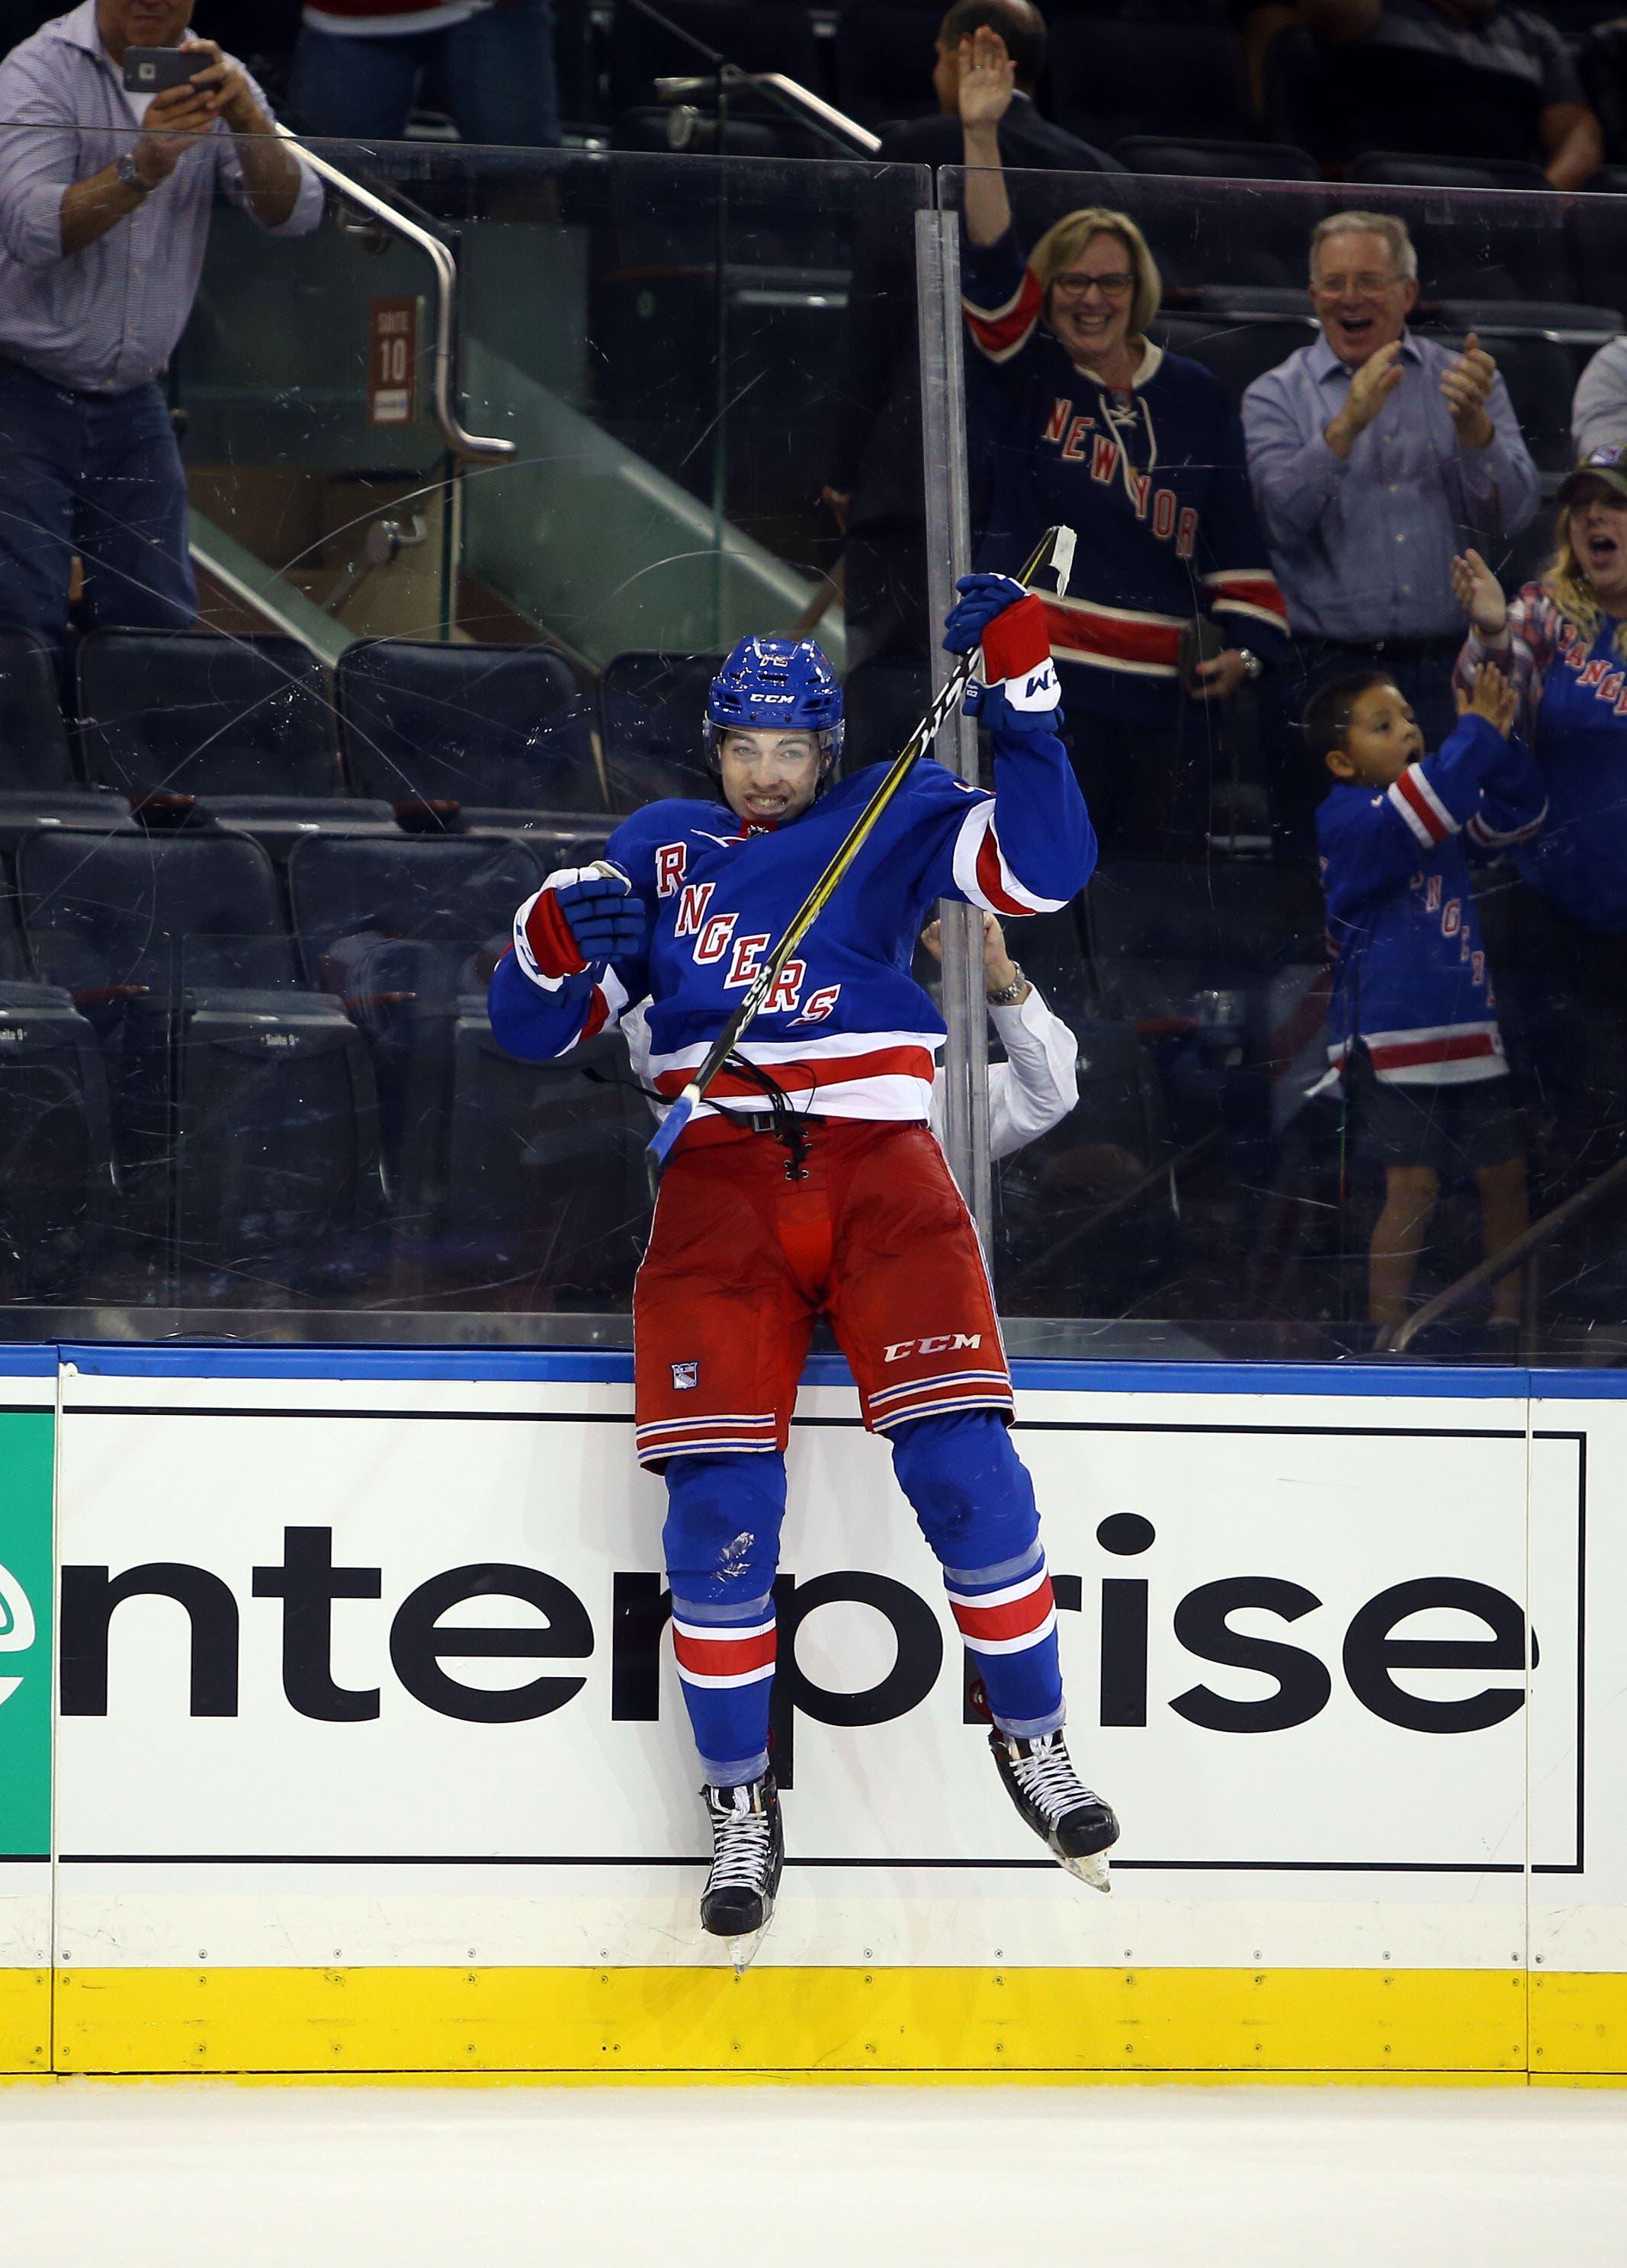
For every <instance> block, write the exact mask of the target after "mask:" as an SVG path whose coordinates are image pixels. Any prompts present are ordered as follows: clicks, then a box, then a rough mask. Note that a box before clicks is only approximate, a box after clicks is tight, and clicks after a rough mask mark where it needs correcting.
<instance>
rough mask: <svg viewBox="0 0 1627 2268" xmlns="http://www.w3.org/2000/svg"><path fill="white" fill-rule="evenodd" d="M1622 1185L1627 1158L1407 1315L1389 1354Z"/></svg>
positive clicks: (1626, 1177)
mask: <svg viewBox="0 0 1627 2268" xmlns="http://www.w3.org/2000/svg"><path fill="white" fill-rule="evenodd" d="M1623 1184H1627V1158H1618V1159H1617V1160H1616V1163H1615V1164H1614V1165H1613V1166H1608V1167H1606V1168H1605V1170H1604V1172H1603V1173H1601V1175H1599V1177H1598V1179H1597V1180H1596V1181H1592V1182H1588V1184H1587V1188H1586V1189H1578V1190H1577V1191H1576V1192H1575V1194H1574V1195H1573V1196H1572V1197H1566V1198H1565V1199H1564V1202H1563V1203H1562V1204H1557V1205H1556V1206H1555V1207H1554V1209H1553V1211H1551V1212H1545V1213H1544V1214H1543V1215H1542V1219H1540V1220H1534V1221H1533V1222H1532V1223H1531V1225H1530V1226H1529V1227H1528V1228H1523V1229H1521V1230H1520V1234H1519V1235H1518V1236H1517V1237H1515V1238H1514V1240H1513V1242H1512V1243H1511V1244H1506V1245H1505V1246H1504V1247H1503V1248H1502V1250H1501V1251H1500V1252H1494V1253H1493V1254H1492V1255H1491V1258H1490V1259H1488V1260H1483V1261H1481V1263H1479V1265H1478V1266H1477V1267H1475V1268H1471V1269H1470V1270H1469V1271H1468V1273H1467V1274H1466V1275H1463V1276H1460V1277H1459V1278H1457V1281H1456V1282H1455V1283H1453V1284H1448V1285H1447V1287H1446V1289H1445V1291H1443V1292H1436V1294H1435V1296H1434V1298H1433V1299H1432V1300H1428V1301H1427V1302H1426V1303H1425V1305H1424V1306H1423V1307H1420V1308H1419V1309H1418V1311H1417V1314H1415V1315H1409V1316H1408V1318H1407V1320H1406V1322H1404V1323H1403V1324H1402V1327H1401V1329H1400V1330H1398V1331H1397V1332H1396V1334H1395V1338H1394V1340H1393V1341H1392V1343H1391V1347H1390V1351H1391V1352H1392V1353H1393V1354H1405V1353H1406V1351H1407V1349H1408V1348H1409V1347H1410V1345H1411V1344H1412V1342H1413V1340H1414V1339H1416V1338H1417V1337H1419V1336H1420V1334H1421V1333H1423V1332H1425V1331H1426V1330H1427V1329H1429V1327H1430V1325H1431V1324H1432V1323H1435V1322H1439V1320H1440V1318H1441V1316H1442V1315H1447V1314H1451V1312H1452V1310H1453V1308H1454V1307H1461V1305H1462V1303H1463V1301H1464V1300H1469V1299H1472V1298H1473V1297H1474V1295H1475V1293H1476V1292H1483V1291H1485V1290H1486V1289H1487V1288H1488V1287H1489V1286H1490V1285H1493V1284H1496V1283H1498V1281H1500V1279H1501V1278H1503V1277H1505V1276H1506V1275H1508V1274H1509V1273H1510V1271H1511V1270H1513V1269H1515V1268H1518V1267H1520V1264H1521V1263H1523V1262H1524V1261H1525V1260H1527V1259H1528V1258H1529V1256H1530V1255H1531V1254H1532V1253H1534V1252H1535V1251H1536V1250H1537V1249H1538V1248H1540V1247H1541V1246H1542V1245H1544V1244H1546V1243H1547V1242H1548V1241H1549V1240H1550V1238H1551V1237H1555V1236H1557V1234H1558V1233H1559V1232H1560V1231H1561V1229H1565V1228H1569V1227H1570V1226H1571V1224H1572V1222H1573V1221H1577V1220H1580V1219H1582V1218H1583V1216H1584V1215H1585V1214H1587V1213H1590V1212H1591V1211H1593V1210H1594V1206H1595V1205H1597V1204H1600V1203H1601V1201H1602V1200H1603V1199H1604V1198H1605V1197H1611V1196H1614V1194H1615V1192H1616V1190H1617V1189H1620V1188H1622V1187H1623Z"/></svg>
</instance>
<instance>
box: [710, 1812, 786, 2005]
mask: <svg viewBox="0 0 1627 2268" xmlns="http://www.w3.org/2000/svg"><path fill="white" fill-rule="evenodd" d="M701 1793H702V1794H703V1796H704V1797H705V1799H706V1809H707V1813H708V1815H709V1816H710V1820H711V1831H712V1862H711V1872H710V1874H708V1875H707V1877H706V1888H705V1889H703V1891H702V1893H701V1927H702V1928H703V1930H705V1931H707V1932H708V1933H709V1934H710V1935H711V1936H712V1937H726V1938H728V1939H730V1940H732V1942H731V1945H730V1948H729V1949H730V1951H731V1953H732V1954H733V1956H734V1966H735V1968H736V1970H741V1969H744V1968H745V1966H746V1964H747V1962H748V1961H749V1960H750V1959H751V1957H752V1955H753V1954H754V1953H755V1951H756V1950H757V1948H758V1946H759V1945H760V1944H761V1942H762V1933H763V1932H764V1931H765V1930H766V1929H767V1927H768V1926H769V1920H770V1919H771V1918H772V1916H773V1912H774V1894H775V1892H776V1891H777V1889H778V1888H779V1880H780V1869H781V1868H782V1867H784V1863H785V1837H784V1831H783V1830H782V1829H781V1826H780V1808H779V1790H778V1788H777V1786H775V1784H774V1775H773V1773H772V1772H771V1771H769V1772H764V1774H763V1775H762V1778H761V1779H754V1780H752V1781H750V1782H748V1783H747V1785H746V1786H743V1787H703V1789H702V1790H701Z"/></svg>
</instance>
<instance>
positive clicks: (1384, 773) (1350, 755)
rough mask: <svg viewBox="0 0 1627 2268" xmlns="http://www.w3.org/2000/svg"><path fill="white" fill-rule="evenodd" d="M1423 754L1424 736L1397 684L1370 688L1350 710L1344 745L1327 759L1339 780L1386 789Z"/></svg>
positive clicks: (1330, 768)
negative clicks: (1353, 781) (1354, 781)
mask: <svg viewBox="0 0 1627 2268" xmlns="http://www.w3.org/2000/svg"><path fill="white" fill-rule="evenodd" d="M1423 753H1424V735H1423V733H1421V732H1420V731H1419V730H1418V720H1417V718H1416V717H1415V716H1414V715H1413V713H1412V707H1411V704H1410V702H1408V701H1407V700H1406V699H1405V698H1404V697H1403V696H1402V691H1401V689H1400V687H1399V686H1396V685H1370V686H1369V687H1368V688H1367V690H1366V692H1365V693H1364V694H1362V695H1360V696H1359V697H1358V700H1357V702H1356V705H1355V707H1354V708H1353V709H1352V710H1351V721H1350V724H1349V725H1348V727H1347V728H1346V731H1345V734H1344V747H1343V749H1341V750H1339V751H1337V752H1336V754H1335V755H1332V756H1330V757H1329V767H1328V768H1329V770H1330V771H1332V772H1334V773H1335V774H1336V776H1337V777H1339V778H1340V779H1348V780H1357V781H1358V782H1359V783H1360V784H1362V785H1363V786H1364V787H1388V786H1389V785H1390V784H1391V782H1392V781H1393V780H1398V779H1399V778H1400V777H1401V776H1402V772H1404V771H1405V770H1406V769H1407V766H1408V765H1409V764H1415V763H1417V760H1418V758H1419V757H1420V756H1421V755H1423Z"/></svg>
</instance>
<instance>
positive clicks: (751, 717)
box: [706, 637, 842, 772]
mask: <svg viewBox="0 0 1627 2268" xmlns="http://www.w3.org/2000/svg"><path fill="white" fill-rule="evenodd" d="M724 733H817V734H818V736H819V747H820V757H821V765H820V769H821V772H824V771H828V770H829V769H830V767H831V765H832V764H833V763H834V762H836V758H837V757H838V756H839V755H841V753H842V688H841V686H840V685H839V684H838V683H837V681H836V672H835V670H833V669H832V667H831V666H830V664H829V663H828V661H827V660H826V659H825V657H824V655H823V654H822V653H821V652H820V649H819V647H818V646H817V645H816V644H814V643H813V639H812V638H771V637H743V638H742V639H741V640H740V644H738V645H737V646H736V647H735V649H734V651H733V653H732V654H730V656H729V658H728V659H727V660H726V661H725V663H724V665H723V667H722V668H721V669H720V670H719V671H718V674H717V676H716V677H714V678H713V680H712V681H711V689H710V692H709V693H708V694H707V696H706V753H707V755H709V756H710V757H711V758H712V759H713V760H714V762H715V761H716V758H717V754H718V740H720V738H721V737H722V735H723V734H724Z"/></svg>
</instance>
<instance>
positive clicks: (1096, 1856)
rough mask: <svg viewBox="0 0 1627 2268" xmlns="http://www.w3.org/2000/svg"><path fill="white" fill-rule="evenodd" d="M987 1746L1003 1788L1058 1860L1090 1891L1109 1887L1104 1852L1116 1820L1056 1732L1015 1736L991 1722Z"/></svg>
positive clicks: (1113, 1835)
mask: <svg viewBox="0 0 1627 2268" xmlns="http://www.w3.org/2000/svg"><path fill="white" fill-rule="evenodd" d="M989 1746H990V1749H993V1751H994V1761H995V1764H996V1766H997V1767H998V1771H999V1775H1000V1778H1001V1780H1002V1782H1003V1783H1004V1785H1005V1792H1006V1793H1007V1794H1008V1795H1009V1796H1010V1797H1011V1800H1012V1802H1013V1803H1014V1804H1015V1805H1016V1807H1017V1808H1018V1810H1019V1811H1020V1813H1021V1815H1022V1816H1023V1818H1024V1820H1025V1821H1026V1822H1027V1824H1028V1825H1029V1826H1030V1827H1032V1828H1033V1830H1034V1833H1035V1834H1036V1835H1038V1836H1039V1837H1042V1840H1043V1841H1044V1842H1045V1843H1047V1844H1048V1845H1049V1847H1050V1849H1051V1851H1052V1852H1053V1853H1054V1854H1055V1856H1056V1859H1057V1860H1058V1861H1059V1863H1060V1864H1061V1865H1062V1866H1064V1867H1066V1868H1067V1870H1068V1872H1069V1874H1074V1875H1077V1876H1078V1878H1079V1881H1081V1882H1088V1883H1089V1884H1090V1887H1091V1888H1092V1889H1093V1890H1109V1889H1111V1888H1112V1884H1111V1882H1110V1881H1108V1860H1107V1852H1108V1849H1109V1848H1110V1847H1111V1845H1114V1844H1115V1843H1116V1842H1117V1841H1118V1835H1119V1824H1118V1821H1117V1820H1116V1819H1115V1817H1114V1816H1113V1813H1112V1809H1111V1808H1110V1807H1109V1806H1108V1805H1107V1804H1105V1803H1104V1802H1103V1801H1102V1800H1101V1797H1100V1796H1099V1795H1098V1794H1097V1793H1095V1791H1094V1789H1093V1788H1088V1787H1086V1785H1085V1783H1084V1781H1083V1780H1081V1779H1080V1778H1079V1774H1078V1773H1077V1772H1076V1771H1074V1769H1073V1762H1072V1759H1071V1757H1070V1756H1069V1754H1068V1749H1067V1743H1066V1742H1064V1739H1063V1737H1062V1734H1060V1733H1059V1732H1057V1733H1042V1734H1039V1735H1038V1736H1037V1737H1036V1738H1035V1739H1034V1740H1032V1741H1020V1740H1017V1739H1015V1738H1014V1737H1013V1736H1012V1734H1010V1733H1003V1732H1001V1731H1000V1729H999V1727H998V1726H997V1727H995V1729H994V1731H993V1732H991V1733H990V1735H989Z"/></svg>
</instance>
